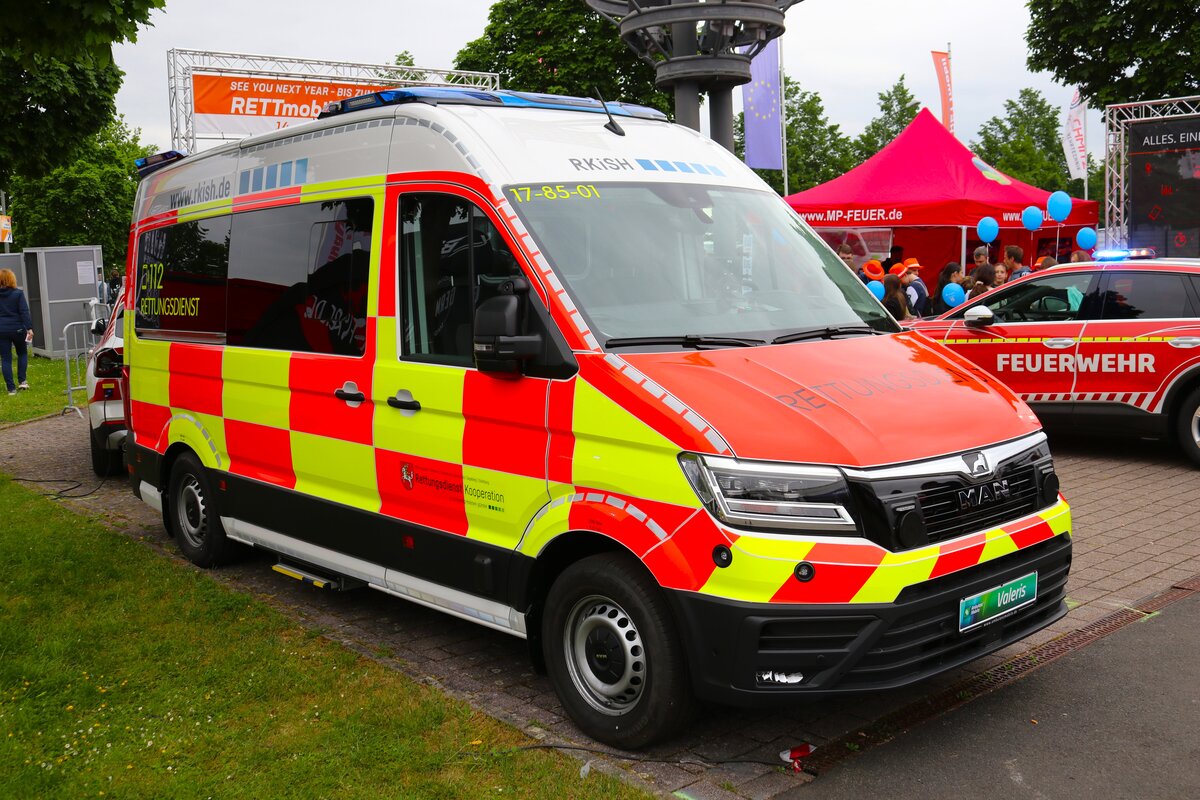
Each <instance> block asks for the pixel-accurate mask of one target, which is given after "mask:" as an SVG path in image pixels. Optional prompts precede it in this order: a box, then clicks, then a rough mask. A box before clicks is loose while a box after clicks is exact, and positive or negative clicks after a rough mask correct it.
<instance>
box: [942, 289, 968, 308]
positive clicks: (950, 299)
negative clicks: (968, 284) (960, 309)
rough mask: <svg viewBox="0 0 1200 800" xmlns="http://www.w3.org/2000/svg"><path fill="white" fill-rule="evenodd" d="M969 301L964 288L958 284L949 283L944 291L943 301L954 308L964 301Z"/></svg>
mask: <svg viewBox="0 0 1200 800" xmlns="http://www.w3.org/2000/svg"><path fill="white" fill-rule="evenodd" d="M966 299H967V293H966V292H964V291H963V287H961V286H959V285H958V284H957V283H947V284H946V288H945V289H942V300H944V301H945V303H946V305H948V306H950V307H951V308H954V307H955V306H957V305H958V304H959V303H961V302H962V301H963V300H966Z"/></svg>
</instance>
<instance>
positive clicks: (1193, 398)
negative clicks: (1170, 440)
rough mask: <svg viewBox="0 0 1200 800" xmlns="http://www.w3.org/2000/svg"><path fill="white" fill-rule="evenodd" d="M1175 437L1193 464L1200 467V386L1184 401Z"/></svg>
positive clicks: (1176, 418)
mask: <svg viewBox="0 0 1200 800" xmlns="http://www.w3.org/2000/svg"><path fill="white" fill-rule="evenodd" d="M1175 437H1176V438H1177V439H1178V440H1179V446H1180V447H1181V448H1183V452H1184V453H1185V454H1186V455H1187V457H1188V458H1190V459H1191V460H1192V462H1193V463H1195V464H1197V465H1200V386H1198V387H1196V388H1195V389H1193V390H1192V391H1191V393H1189V394H1188V396H1187V397H1185V398H1184V399H1183V403H1182V404H1180V406H1179V413H1178V414H1176V416H1175Z"/></svg>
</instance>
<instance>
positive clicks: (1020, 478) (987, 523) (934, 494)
mask: <svg viewBox="0 0 1200 800" xmlns="http://www.w3.org/2000/svg"><path fill="white" fill-rule="evenodd" d="M996 480H997V481H1006V482H1007V484H1008V492H1009V497H1008V498H1004V499H999V500H996V501H993V502H990V503H986V504H984V505H981V506H979V507H978V508H962V504H961V503H960V502H959V492H960V491H962V490H965V489H968V488H970V486H971V484H969V483H967V482H966V481H951V482H950V483H951V485H950V486H948V487H946V486H943V487H940V488H938V489H936V490H933V491H923V492H920V493H918V494H917V501H918V502H919V503H920V504H921V513H922V514H923V515H924V517H925V530H926V532H927V533H928V535H929V541H930V543H937V542H942V541H945V540H947V539H953V538H955V537H958V536H962V535H963V534H966V533H971V532H972V531H979V530H986V529H988V528H994V527H996V526H997V525H1002V524H1003V523H1005V522H1009V521H1011V520H1014V519H1018V518H1020V517H1023V516H1025V515H1027V514H1032V513H1033V512H1035V511H1037V510H1038V508H1039V506H1040V505H1041V503H1040V498H1041V494H1040V493H1039V491H1038V482H1037V472H1036V467H1034V466H1033V465H1032V464H1030V465H1027V466H1023V467H1010V468H1008V469H1005V470H1002V471H1001V472H999V473H998V474H997V475H996Z"/></svg>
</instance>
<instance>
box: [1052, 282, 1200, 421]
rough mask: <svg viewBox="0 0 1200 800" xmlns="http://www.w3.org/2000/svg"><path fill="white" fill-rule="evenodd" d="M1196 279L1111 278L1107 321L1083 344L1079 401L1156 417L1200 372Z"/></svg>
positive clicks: (1105, 288) (1104, 302)
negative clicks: (1178, 387) (1187, 375)
mask: <svg viewBox="0 0 1200 800" xmlns="http://www.w3.org/2000/svg"><path fill="white" fill-rule="evenodd" d="M1189 277H1190V276H1188V275H1186V274H1184V273H1179V272H1165V271H1164V272H1158V271H1149V270H1132V269H1131V270H1122V271H1112V272H1107V273H1105V275H1104V282H1103V285H1102V286H1101V287H1100V288H1101V293H1100V304H1099V305H1100V315H1099V316H1100V319H1098V320H1097V321H1095V322H1092V323H1090V324H1089V325H1088V326H1087V330H1086V331H1085V335H1084V336H1083V338H1082V340H1081V341H1080V344H1079V357H1078V359H1077V369H1078V372H1079V377H1078V380H1077V381H1076V386H1075V393H1076V401H1077V402H1079V403H1087V404H1089V405H1097V404H1111V403H1116V404H1120V405H1123V406H1129V407H1132V408H1138V409H1141V410H1143V411H1150V410H1152V409H1153V408H1154V407H1155V406H1156V405H1157V402H1158V400H1159V399H1160V398H1161V396H1162V395H1163V394H1164V393H1165V391H1166V388H1167V387H1168V386H1169V385H1170V383H1171V382H1172V381H1173V380H1174V378H1175V377H1176V376H1178V375H1179V374H1181V373H1182V372H1184V371H1186V370H1188V369H1191V368H1193V367H1195V366H1197V365H1200V320H1198V319H1197V312H1198V311H1200V308H1198V307H1197V302H1196V298H1195V294H1194V290H1193V288H1192V286H1191V282H1190V280H1189Z"/></svg>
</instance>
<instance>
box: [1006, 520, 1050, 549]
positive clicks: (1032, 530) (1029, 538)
mask: <svg viewBox="0 0 1200 800" xmlns="http://www.w3.org/2000/svg"><path fill="white" fill-rule="evenodd" d="M1011 536H1012V541H1013V544H1015V545H1016V546H1017V549H1023V548H1026V547H1029V546H1030V545H1031V544H1037V543H1038V542H1043V541H1045V540H1046V539H1049V538H1051V537H1053V536H1054V530H1053V529H1052V528H1051V527H1050V525H1049V523H1046V522H1038V523H1036V524H1034V525H1030V526H1029V527H1028V528H1025V529H1023V530H1019V531H1014V532H1013V533H1012V534H1011Z"/></svg>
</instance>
